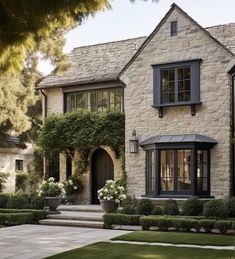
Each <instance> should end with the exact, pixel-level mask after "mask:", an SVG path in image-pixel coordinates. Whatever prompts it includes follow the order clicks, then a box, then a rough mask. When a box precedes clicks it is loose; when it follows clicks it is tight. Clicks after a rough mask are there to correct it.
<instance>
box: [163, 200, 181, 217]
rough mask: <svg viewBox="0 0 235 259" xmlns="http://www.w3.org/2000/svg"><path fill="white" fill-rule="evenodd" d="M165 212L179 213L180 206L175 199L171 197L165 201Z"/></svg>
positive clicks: (169, 213)
mask: <svg viewBox="0 0 235 259" xmlns="http://www.w3.org/2000/svg"><path fill="white" fill-rule="evenodd" d="M163 211H164V214H166V215H179V206H178V204H177V202H176V201H175V200H172V199H169V200H166V201H165V202H164V209H163Z"/></svg>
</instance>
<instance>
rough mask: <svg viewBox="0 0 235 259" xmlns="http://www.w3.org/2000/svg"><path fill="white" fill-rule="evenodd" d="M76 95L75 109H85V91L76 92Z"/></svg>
mask: <svg viewBox="0 0 235 259" xmlns="http://www.w3.org/2000/svg"><path fill="white" fill-rule="evenodd" d="M76 97H77V103H76V108H77V109H87V106H86V99H87V93H86V92H77V96H76Z"/></svg>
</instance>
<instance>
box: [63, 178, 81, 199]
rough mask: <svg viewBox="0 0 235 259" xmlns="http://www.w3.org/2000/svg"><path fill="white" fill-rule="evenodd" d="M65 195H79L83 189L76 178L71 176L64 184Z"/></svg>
mask: <svg viewBox="0 0 235 259" xmlns="http://www.w3.org/2000/svg"><path fill="white" fill-rule="evenodd" d="M64 187H65V191H66V194H67V195H71V194H76V193H77V194H78V193H81V192H82V191H83V189H84V185H83V183H82V181H81V180H80V179H79V177H78V176H76V175H72V176H70V177H69V178H68V180H67V181H66V182H65V184H64Z"/></svg>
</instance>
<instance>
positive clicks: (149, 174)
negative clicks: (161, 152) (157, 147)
mask: <svg viewBox="0 0 235 259" xmlns="http://www.w3.org/2000/svg"><path fill="white" fill-rule="evenodd" d="M146 163H147V170H146V194H153V191H154V171H155V158H154V151H152V150H151V151H147V152H146Z"/></svg>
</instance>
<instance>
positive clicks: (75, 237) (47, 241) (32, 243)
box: [0, 225, 130, 259]
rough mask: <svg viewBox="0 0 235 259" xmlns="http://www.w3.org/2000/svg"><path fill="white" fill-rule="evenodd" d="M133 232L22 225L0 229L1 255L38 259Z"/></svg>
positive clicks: (21, 258) (3, 258)
mask: <svg viewBox="0 0 235 259" xmlns="http://www.w3.org/2000/svg"><path fill="white" fill-rule="evenodd" d="M129 232H130V231H120V230H107V229H91V228H77V227H61V226H42V225H20V226H15V227H7V228H1V229H0V258H1V259H5V258H11V259H38V258H44V257H47V256H50V255H54V254H58V253H61V252H64V251H67V250H71V249H74V248H79V247H82V246H86V245H90V244H93V243H96V242H101V241H108V240H110V239H111V238H114V237H116V236H120V235H123V234H127V233H129Z"/></svg>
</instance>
